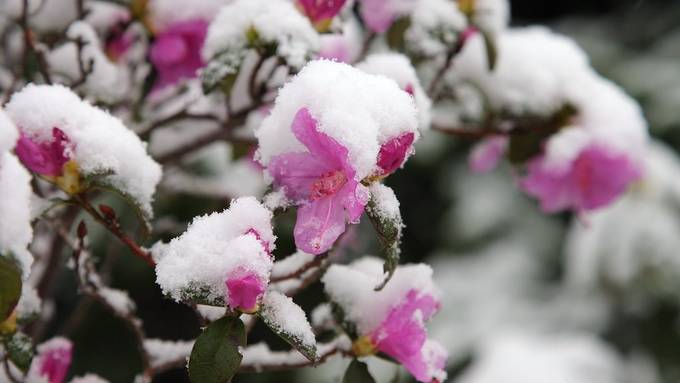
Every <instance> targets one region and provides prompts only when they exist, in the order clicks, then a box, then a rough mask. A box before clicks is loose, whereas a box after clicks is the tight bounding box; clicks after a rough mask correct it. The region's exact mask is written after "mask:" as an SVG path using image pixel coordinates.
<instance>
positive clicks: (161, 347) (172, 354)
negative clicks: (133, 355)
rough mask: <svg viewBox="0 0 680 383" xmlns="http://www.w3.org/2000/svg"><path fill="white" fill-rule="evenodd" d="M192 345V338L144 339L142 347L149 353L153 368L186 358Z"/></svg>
mask: <svg viewBox="0 0 680 383" xmlns="http://www.w3.org/2000/svg"><path fill="white" fill-rule="evenodd" d="M193 347H194V341H193V340H179V341H172V340H162V339H146V340H144V349H145V350H146V352H147V353H148V354H149V357H150V362H151V366H152V367H154V368H156V367H160V366H162V365H164V364H166V363H172V362H176V361H178V360H181V359H186V358H188V357H189V355H191V349H192V348H193Z"/></svg>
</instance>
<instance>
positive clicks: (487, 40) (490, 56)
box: [481, 31, 498, 71]
mask: <svg viewBox="0 0 680 383" xmlns="http://www.w3.org/2000/svg"><path fill="white" fill-rule="evenodd" d="M481 33H482V37H484V47H485V48H486V63H487V64H488V66H489V70H490V71H493V70H494V68H496V62H497V61H498V47H497V44H496V39H495V38H494V36H493V35H491V33H489V32H487V31H481Z"/></svg>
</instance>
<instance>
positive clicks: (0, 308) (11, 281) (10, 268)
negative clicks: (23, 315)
mask: <svg viewBox="0 0 680 383" xmlns="http://www.w3.org/2000/svg"><path fill="white" fill-rule="evenodd" d="M20 297H21V268H19V266H18V265H17V263H16V262H15V261H14V258H13V257H12V256H11V254H7V255H0V322H4V321H5V319H7V318H8V317H9V316H10V315H12V312H13V311H14V307H16V305H17V303H19V298H20Z"/></svg>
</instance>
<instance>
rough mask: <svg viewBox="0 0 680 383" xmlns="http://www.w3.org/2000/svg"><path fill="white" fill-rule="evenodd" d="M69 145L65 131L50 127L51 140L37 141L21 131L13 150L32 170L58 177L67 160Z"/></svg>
mask: <svg viewBox="0 0 680 383" xmlns="http://www.w3.org/2000/svg"><path fill="white" fill-rule="evenodd" d="M70 145H71V142H70V141H69V138H68V136H66V133H64V132H63V131H62V130H61V129H59V128H52V140H51V141H48V142H38V141H37V140H36V139H35V138H32V137H29V136H28V135H26V134H25V133H23V132H22V133H21V137H19V141H18V142H17V145H16V148H15V152H16V155H17V157H19V159H20V160H21V162H23V164H24V166H26V167H27V168H28V169H29V170H31V171H32V172H35V173H38V174H41V175H44V176H52V177H58V176H60V175H62V173H63V167H64V164H66V163H67V162H68V161H69V152H70Z"/></svg>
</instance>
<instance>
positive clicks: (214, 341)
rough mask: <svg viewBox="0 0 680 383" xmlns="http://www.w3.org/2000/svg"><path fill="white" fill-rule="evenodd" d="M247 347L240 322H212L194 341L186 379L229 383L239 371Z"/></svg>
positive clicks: (226, 320) (229, 320)
mask: <svg viewBox="0 0 680 383" xmlns="http://www.w3.org/2000/svg"><path fill="white" fill-rule="evenodd" d="M245 345H246V330H245V326H244V325H243V322H241V320H240V319H238V318H234V317H225V318H222V319H220V320H218V321H215V322H213V323H211V324H210V325H209V326H208V327H207V328H206V329H205V330H204V331H203V333H202V334H201V335H200V336H199V337H198V339H196V343H194V347H193V349H192V350H191V357H190V359H189V378H190V379H191V381H192V382H193V383H224V382H228V381H229V380H230V379H231V378H232V377H233V376H234V375H235V374H236V372H237V371H238V368H239V366H240V365H241V359H242V358H243V356H242V355H241V353H240V352H239V347H244V346H245Z"/></svg>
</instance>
